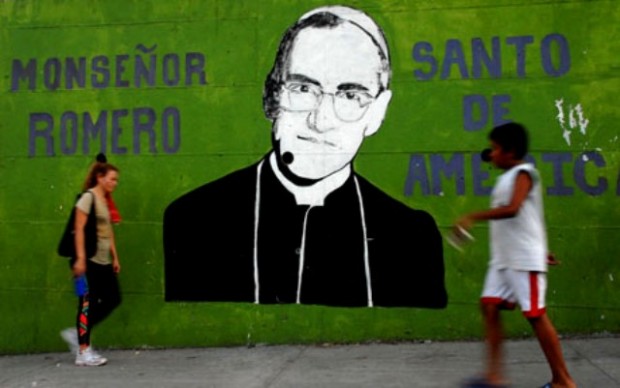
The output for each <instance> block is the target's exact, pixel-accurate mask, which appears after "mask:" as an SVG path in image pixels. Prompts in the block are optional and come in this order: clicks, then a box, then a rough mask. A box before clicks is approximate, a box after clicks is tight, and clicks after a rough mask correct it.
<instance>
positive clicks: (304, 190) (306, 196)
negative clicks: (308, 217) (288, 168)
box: [269, 152, 351, 206]
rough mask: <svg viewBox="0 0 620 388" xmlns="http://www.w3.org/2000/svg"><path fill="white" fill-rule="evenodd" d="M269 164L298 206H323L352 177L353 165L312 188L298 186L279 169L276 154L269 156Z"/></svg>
mask: <svg viewBox="0 0 620 388" xmlns="http://www.w3.org/2000/svg"><path fill="white" fill-rule="evenodd" d="M269 164H270V165H271V169H272V170H273V172H274V173H275V174H276V177H277V178H278V180H279V181H280V183H282V185H283V186H284V187H285V188H286V189H287V190H288V191H290V192H291V193H292V194H293V195H294V196H295V201H296V202H297V205H310V206H323V204H324V202H325V198H326V197H327V196H328V195H329V194H330V193H331V192H333V191H334V190H336V189H337V188H339V187H340V186H342V185H343V184H344V182H346V180H347V179H348V178H349V176H350V175H351V165H347V166H346V167H345V168H343V169H342V170H340V171H338V172H335V173H333V174H331V175H330V176H328V177H326V178H323V179H321V180H320V181H318V182H316V183H314V184H312V185H310V186H298V185H296V184H294V183H293V182H291V181H289V180H288V179H286V177H285V176H284V174H282V172H281V171H280V170H279V169H278V163H277V161H276V154H275V152H272V153H271V155H269Z"/></svg>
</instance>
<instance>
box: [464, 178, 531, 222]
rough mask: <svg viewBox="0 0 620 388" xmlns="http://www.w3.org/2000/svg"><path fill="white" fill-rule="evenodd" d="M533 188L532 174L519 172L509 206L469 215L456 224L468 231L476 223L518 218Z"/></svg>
mask: <svg viewBox="0 0 620 388" xmlns="http://www.w3.org/2000/svg"><path fill="white" fill-rule="evenodd" d="M532 186H533V182H532V177H531V176H530V174H528V173H527V172H525V171H521V172H519V174H518V175H517V178H516V181H515V186H514V192H513V194H512V199H511V201H510V203H509V204H508V205H505V206H500V207H496V208H494V209H489V210H483V211H479V212H474V213H470V214H467V215H465V216H463V217H461V218H460V219H459V220H458V221H457V222H456V226H457V227H459V226H460V227H461V228H463V229H466V230H468V229H470V228H471V227H472V225H473V224H474V222H476V221H486V220H500V219H503V218H512V217H514V216H516V215H517V213H519V209H520V208H521V205H522V204H523V201H525V198H527V195H528V193H529V192H530V190H531V189H532Z"/></svg>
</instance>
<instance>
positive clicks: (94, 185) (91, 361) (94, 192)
mask: <svg viewBox="0 0 620 388" xmlns="http://www.w3.org/2000/svg"><path fill="white" fill-rule="evenodd" d="M117 184H118V168H116V167H115V166H113V165H112V164H109V163H107V160H106V159H105V156H104V155H103V154H99V155H98V156H97V162H95V163H94V164H93V165H92V166H91V168H90V170H89V172H88V175H87V177H86V181H85V182H84V190H83V191H84V193H83V194H82V195H81V197H80V199H79V200H78V202H77V204H76V205H75V206H76V214H75V250H76V257H74V258H72V260H71V269H72V271H73V275H74V277H75V281H76V293H77V295H78V298H79V304H78V311H77V324H76V328H69V329H65V330H63V331H62V332H61V336H62V338H63V339H64V340H65V342H67V344H68V345H69V348H70V349H71V351H72V352H74V353H75V354H76V359H75V364H76V365H78V366H99V365H104V364H106V363H107V361H108V360H107V359H106V358H104V357H102V356H101V355H99V354H98V353H97V352H95V351H94V350H93V348H92V347H91V341H90V338H91V333H92V330H93V328H94V327H95V326H96V325H97V324H98V323H100V322H101V321H103V320H104V319H105V318H106V317H107V316H108V315H110V313H111V312H112V311H113V310H114V309H115V308H116V307H118V305H119V304H120V303H121V296H120V289H119V284H118V279H117V275H118V273H119V272H120V269H121V266H120V262H119V259H118V254H117V251H116V244H115V242H114V231H113V229H112V222H113V221H114V219H111V217H110V214H111V213H112V214H113V215H114V216H118V212H117V210H116V207H115V206H114V205H113V202H112V198H111V194H112V192H113V191H114V189H115V188H116V185H117ZM93 201H94V206H93ZM91 209H93V211H95V214H96V220H97V222H96V224H97V249H96V253H95V254H94V256H92V257H86V243H85V242H86V237H85V226H86V223H87V220H88V215H89V213H90V212H91ZM111 210H112V211H111Z"/></svg>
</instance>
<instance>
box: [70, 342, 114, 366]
mask: <svg viewBox="0 0 620 388" xmlns="http://www.w3.org/2000/svg"><path fill="white" fill-rule="evenodd" d="M107 362H108V359H107V358H105V357H101V355H99V354H98V353H96V352H95V351H94V350H93V349H92V348H91V347H90V346H89V347H87V348H86V349H84V350H81V351H79V352H78V354H77V357H76V358H75V365H77V366H100V365H105V364H106V363H107Z"/></svg>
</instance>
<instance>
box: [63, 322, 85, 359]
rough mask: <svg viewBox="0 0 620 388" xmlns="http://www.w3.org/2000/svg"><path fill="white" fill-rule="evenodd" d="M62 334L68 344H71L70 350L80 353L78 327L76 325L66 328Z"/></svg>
mask: <svg viewBox="0 0 620 388" xmlns="http://www.w3.org/2000/svg"><path fill="white" fill-rule="evenodd" d="M60 336H61V337H62V339H63V340H64V341H65V342H66V343H67V345H69V350H71V353H73V354H78V352H79V350H80V344H79V343H78V334H77V329H76V328H75V327H70V328H68V329H64V330H63V331H61V332H60Z"/></svg>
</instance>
